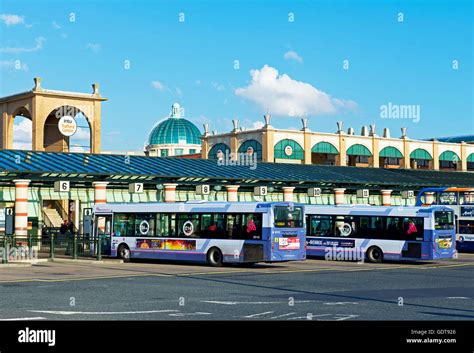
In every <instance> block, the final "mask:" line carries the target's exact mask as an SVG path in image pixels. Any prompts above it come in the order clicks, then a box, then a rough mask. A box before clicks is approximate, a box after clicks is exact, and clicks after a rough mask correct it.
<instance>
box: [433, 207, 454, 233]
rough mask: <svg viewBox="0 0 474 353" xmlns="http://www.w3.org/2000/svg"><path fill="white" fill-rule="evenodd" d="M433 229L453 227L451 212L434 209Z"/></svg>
mask: <svg viewBox="0 0 474 353" xmlns="http://www.w3.org/2000/svg"><path fill="white" fill-rule="evenodd" d="M435 229H454V222H453V212H451V211H436V212H435Z"/></svg>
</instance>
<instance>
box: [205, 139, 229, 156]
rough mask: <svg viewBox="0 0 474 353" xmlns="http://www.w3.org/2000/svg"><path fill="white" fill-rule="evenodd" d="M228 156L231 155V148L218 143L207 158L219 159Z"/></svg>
mask: <svg viewBox="0 0 474 353" xmlns="http://www.w3.org/2000/svg"><path fill="white" fill-rule="evenodd" d="M226 152H227V154H230V147H229V146H227V145H226V144H225V143H217V144H215V145H214V146H212V148H211V150H210V151H209V153H208V155H207V158H209V159H219V158H223V157H225V155H226Z"/></svg>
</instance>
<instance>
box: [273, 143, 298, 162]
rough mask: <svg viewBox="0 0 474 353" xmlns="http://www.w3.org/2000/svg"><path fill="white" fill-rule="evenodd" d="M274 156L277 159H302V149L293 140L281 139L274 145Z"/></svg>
mask: <svg viewBox="0 0 474 353" xmlns="http://www.w3.org/2000/svg"><path fill="white" fill-rule="evenodd" d="M274 157H275V158H278V159H299V160H303V159H304V150H303V148H302V147H301V145H300V144H299V143H298V142H296V141H295V140H290V139H285V140H281V141H280V142H278V143H277V144H276V145H275V149H274Z"/></svg>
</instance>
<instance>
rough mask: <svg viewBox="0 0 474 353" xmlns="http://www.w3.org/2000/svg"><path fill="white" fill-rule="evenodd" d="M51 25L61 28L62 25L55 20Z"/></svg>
mask: <svg viewBox="0 0 474 353" xmlns="http://www.w3.org/2000/svg"><path fill="white" fill-rule="evenodd" d="M51 25H52V26H53V28H54V29H61V26H60V25H59V24H58V23H57V22H56V21H53V23H52V24H51Z"/></svg>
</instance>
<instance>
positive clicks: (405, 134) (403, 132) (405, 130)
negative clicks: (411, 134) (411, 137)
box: [400, 127, 408, 139]
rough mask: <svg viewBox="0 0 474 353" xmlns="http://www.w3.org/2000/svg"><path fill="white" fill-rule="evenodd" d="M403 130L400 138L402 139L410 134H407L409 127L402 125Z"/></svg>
mask: <svg viewBox="0 0 474 353" xmlns="http://www.w3.org/2000/svg"><path fill="white" fill-rule="evenodd" d="M400 130H401V131H402V136H401V137H400V138H402V139H406V138H407V137H408V136H407V128H406V127H402V128H401V129H400Z"/></svg>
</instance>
